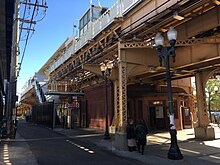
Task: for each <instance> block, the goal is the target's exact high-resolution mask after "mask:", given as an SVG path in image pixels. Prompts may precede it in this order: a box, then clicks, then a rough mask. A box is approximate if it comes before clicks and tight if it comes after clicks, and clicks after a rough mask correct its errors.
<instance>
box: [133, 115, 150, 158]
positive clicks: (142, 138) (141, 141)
mask: <svg viewBox="0 0 220 165" xmlns="http://www.w3.org/2000/svg"><path fill="white" fill-rule="evenodd" d="M135 134H136V143H137V148H138V152H140V153H141V154H142V155H144V148H145V145H146V142H147V141H146V136H147V134H148V129H147V125H146V123H145V121H144V120H143V119H141V120H139V121H138V123H137V126H136V127H135Z"/></svg>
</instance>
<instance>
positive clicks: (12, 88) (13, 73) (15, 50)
mask: <svg viewBox="0 0 220 165" xmlns="http://www.w3.org/2000/svg"><path fill="white" fill-rule="evenodd" d="M15 1H16V2H15V12H14V13H15V14H14V18H13V27H12V29H13V31H12V48H11V61H10V77H9V82H8V85H7V104H6V118H7V135H8V137H10V138H14V135H15V134H14V133H15V132H14V122H15V118H16V101H17V100H18V99H17V98H18V97H17V95H16V91H17V77H18V76H19V71H20V67H21V66H18V56H19V42H20V30H21V31H22V30H27V31H28V35H27V38H26V42H27V40H28V38H29V31H34V29H33V28H32V27H31V25H32V24H36V22H37V21H34V20H33V18H34V14H35V9H36V10H38V9H39V8H44V9H45V12H46V8H48V7H47V5H46V0H42V3H41V4H39V1H38V0H36V1H35V3H31V0H29V1H26V0H24V1H22V2H21V1H20V0H15ZM23 4H24V5H28V6H29V8H30V7H31V6H33V7H34V10H33V14H32V18H31V20H25V19H24V18H23V19H21V18H20V6H21V5H23ZM38 21H39V20H38ZM20 22H22V24H21V26H20ZM23 23H26V24H29V25H30V26H29V27H28V28H24V27H23V26H22V25H23ZM21 61H23V56H22V60H21ZM21 63H22V62H21ZM21 63H19V64H20V65H21Z"/></svg>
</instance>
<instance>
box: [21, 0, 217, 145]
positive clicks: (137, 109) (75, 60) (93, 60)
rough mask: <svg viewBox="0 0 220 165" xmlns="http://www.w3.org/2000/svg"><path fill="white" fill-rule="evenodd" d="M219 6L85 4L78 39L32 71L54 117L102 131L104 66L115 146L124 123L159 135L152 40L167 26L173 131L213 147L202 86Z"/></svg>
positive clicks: (162, 81)
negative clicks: (40, 76) (140, 123)
mask: <svg viewBox="0 0 220 165" xmlns="http://www.w3.org/2000/svg"><path fill="white" fill-rule="evenodd" d="M219 5H220V1H218V0H120V1H116V2H115V3H114V4H113V5H112V7H110V8H102V7H100V6H95V5H93V4H91V6H90V8H89V9H88V10H87V11H86V12H85V14H84V15H83V16H82V17H81V19H80V22H79V31H80V34H79V36H75V34H73V36H72V37H70V38H67V40H66V41H64V43H63V44H62V45H61V46H60V47H59V48H58V49H57V51H56V52H55V53H54V54H53V55H52V56H51V58H50V59H49V60H48V61H47V62H46V63H45V65H44V66H42V68H41V69H40V70H39V72H41V73H44V74H45V75H46V76H47V77H48V90H49V91H48V93H47V94H49V95H59V96H60V99H61V102H63V103H62V105H63V106H61V107H60V108H59V109H60V110H61V111H62V113H61V114H62V115H67V116H72V117H73V120H74V121H73V122H74V124H76V125H77V124H78V126H82V127H99V128H104V125H105V120H104V118H105V108H106V107H105V105H106V103H105V100H104V99H103V98H104V95H105V90H104V88H105V82H104V79H103V77H102V72H101V70H100V64H101V63H107V62H109V61H110V62H111V63H113V68H112V70H111V75H110V76H109V80H110V82H111V83H109V84H108V86H107V91H108V95H109V97H108V102H109V104H108V106H109V107H108V108H109V110H110V111H109V113H108V118H109V120H108V121H109V123H108V125H110V126H111V127H110V128H111V131H114V132H116V134H118V135H119V136H117V137H118V138H119V139H118V142H120V141H121V139H123V137H122V136H121V135H124V134H123V133H124V131H125V130H124V128H125V125H126V124H127V119H128V118H134V119H135V121H137V120H138V119H139V118H144V119H145V120H146V121H147V124H148V125H149V127H150V128H151V129H152V130H157V129H160V130H161V129H162V130H167V129H168V128H169V122H168V118H167V116H168V115H169V113H168V110H167V109H168V108H167V107H168V99H167V90H168V89H167V87H166V85H167V84H166V69H165V64H164V63H162V66H160V62H159V58H158V55H157V51H156V46H155V43H154V38H155V36H156V34H157V33H158V32H160V33H164V34H165V33H166V32H167V31H168V30H169V28H170V26H172V27H174V28H175V29H176V30H177V32H178V34H177V35H178V37H177V41H176V45H175V46H176V61H175V62H173V61H171V62H170V71H171V79H172V86H173V88H172V89H173V99H174V109H175V122H176V125H177V128H178V129H183V128H188V127H192V126H195V135H196V138H202V139H214V138H215V135H214V130H213V128H211V127H209V117H208V113H207V106H206V95H205V85H206V81H207V80H208V78H209V77H210V76H212V75H215V74H218V73H219V65H220V51H219V50H220V49H219V44H220V6H219ZM166 45H167V46H169V43H166ZM192 77H195V85H196V96H194V95H193V89H192V79H191V78H192ZM78 94H79V95H80V96H83V97H78V96H79V95H78ZM81 94H83V95H81ZM23 96H24V97H23V99H25V95H23ZM195 97H196V106H197V108H198V112H196V109H195V102H194V99H195ZM76 102H77V106H78V107H77V106H76V104H75V103H76ZM21 103H22V99H21ZM67 103H68V104H67ZM30 105H31V104H30ZM70 105H71V106H70ZM65 109H66V111H65ZM72 113H73V114H72ZM196 118H197V119H198V122H197V123H196V125H193V121H195V120H196ZM118 145H119V146H120V143H118Z"/></svg>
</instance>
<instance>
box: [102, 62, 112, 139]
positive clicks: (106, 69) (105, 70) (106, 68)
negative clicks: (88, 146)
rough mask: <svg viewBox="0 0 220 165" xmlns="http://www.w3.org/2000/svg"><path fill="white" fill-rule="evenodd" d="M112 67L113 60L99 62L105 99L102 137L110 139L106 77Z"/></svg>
mask: <svg viewBox="0 0 220 165" xmlns="http://www.w3.org/2000/svg"><path fill="white" fill-rule="evenodd" d="M112 68H113V61H105V62H103V63H101V64H100V69H101V71H102V76H103V77H104V78H105V91H106V93H105V99H106V100H105V101H106V111H105V134H104V139H110V136H109V129H108V77H109V76H110V75H111V70H112Z"/></svg>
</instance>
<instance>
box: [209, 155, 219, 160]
mask: <svg viewBox="0 0 220 165" xmlns="http://www.w3.org/2000/svg"><path fill="white" fill-rule="evenodd" d="M209 157H210V158H214V159H220V157H218V156H213V155H210V156H209Z"/></svg>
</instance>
